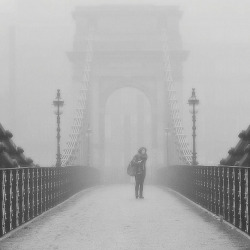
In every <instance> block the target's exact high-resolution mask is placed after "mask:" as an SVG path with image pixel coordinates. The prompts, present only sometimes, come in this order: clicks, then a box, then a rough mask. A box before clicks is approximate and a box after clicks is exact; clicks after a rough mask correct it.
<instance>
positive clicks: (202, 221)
mask: <svg viewBox="0 0 250 250" xmlns="http://www.w3.org/2000/svg"><path fill="white" fill-rule="evenodd" d="M133 194H134V187H133V185H123V186H99V187H94V188H91V189H87V190H84V191H82V192H80V193H79V194H77V195H76V196H74V197H72V198H71V199H70V200H68V201H67V202H65V203H64V204H61V205H60V206H58V207H56V208H55V209H52V210H51V211H49V212H47V213H46V214H45V215H42V216H41V217H40V218H39V219H37V220H35V221H33V222H32V223H29V224H28V225H26V226H24V227H23V228H22V229H21V230H18V231H17V232H15V233H14V234H12V235H10V237H9V238H6V239H4V240H2V241H0V249H1V250H9V249H14V250H20V249H22V250H40V249H41V250H46V249H65V250H68V249H70V250H78V249H79V250H82V249H84V250H85V249H86V250H99V249H100V250H146V249H150V250H151V249H152V250H161V249H164V250H166V249H167V250H172V249H173V250H175V249H181V250H182V249H194V250H196V249H197V250H200V249H209V250H211V249H218V250H221V249H227V250H230V249H250V241H249V240H248V239H247V238H246V237H245V236H242V235H241V234H240V233H238V232H237V231H236V230H235V229H232V228H231V227H229V226H228V225H225V224H224V223H221V222H219V221H218V220H217V219H216V218H215V217H213V216H211V215H210V214H208V213H206V212H205V211H204V210H202V209H200V208H199V207H197V206H196V205H195V204H193V203H191V202H189V201H188V200H186V199H185V198H183V197H181V196H180V195H178V194H176V193H175V192H173V191H171V190H168V189H166V188H161V187H156V186H145V199H144V200H136V199H135V198H134V196H133Z"/></svg>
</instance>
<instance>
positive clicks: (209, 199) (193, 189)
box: [158, 166, 250, 235]
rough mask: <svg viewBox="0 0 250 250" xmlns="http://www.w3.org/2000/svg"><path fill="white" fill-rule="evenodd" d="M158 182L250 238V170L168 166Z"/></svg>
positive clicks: (244, 168)
mask: <svg viewBox="0 0 250 250" xmlns="http://www.w3.org/2000/svg"><path fill="white" fill-rule="evenodd" d="M158 174H159V175H158V178H159V182H160V183H161V184H164V185H167V186H169V187H170V188H172V189H174V190H176V191H178V192H179V193H181V194H183V195H184V196H186V197H188V198H189V199H191V200H192V201H194V202H196V203H197V204H199V205H201V206H202V207H204V208H205V209H207V210H209V211H210V212H212V213H214V214H216V215H217V216H219V217H220V218H223V219H224V220H225V221H227V222H229V223H231V224H232V225H234V226H235V227H237V228H239V229H240V230H242V231H244V232H245V233H247V234H249V235H250V226H249V210H250V208H249V199H250V197H249V194H250V190H249V189H250V185H249V181H250V168H248V167H239V166H233V167H230V166H171V167H169V168H162V169H160V170H159V172H158Z"/></svg>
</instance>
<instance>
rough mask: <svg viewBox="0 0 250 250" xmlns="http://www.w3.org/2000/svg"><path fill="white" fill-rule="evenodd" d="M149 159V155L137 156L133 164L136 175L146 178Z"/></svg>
mask: <svg viewBox="0 0 250 250" xmlns="http://www.w3.org/2000/svg"><path fill="white" fill-rule="evenodd" d="M147 159H148V156H147V154H140V153H138V154H136V155H135V156H134V158H133V163H134V166H135V169H136V171H135V173H136V175H143V176H144V177H145V176H146V161H147Z"/></svg>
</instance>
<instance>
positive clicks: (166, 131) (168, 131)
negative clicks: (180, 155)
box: [164, 128, 170, 167]
mask: <svg viewBox="0 0 250 250" xmlns="http://www.w3.org/2000/svg"><path fill="white" fill-rule="evenodd" d="M164 130H165V136H166V139H167V166H168V167H169V163H170V162H169V147H168V145H169V143H168V139H169V135H170V128H165V129H164Z"/></svg>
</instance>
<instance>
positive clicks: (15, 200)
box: [0, 166, 99, 237]
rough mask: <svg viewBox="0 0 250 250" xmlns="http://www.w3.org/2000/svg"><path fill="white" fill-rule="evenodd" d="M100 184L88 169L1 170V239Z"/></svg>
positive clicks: (95, 171) (96, 176)
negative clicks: (76, 194)
mask: <svg viewBox="0 0 250 250" xmlns="http://www.w3.org/2000/svg"><path fill="white" fill-rule="evenodd" d="M98 180H99V177H98V171H97V170H96V169H94V168H87V167H76V166H74V167H73V166H72V167H65V168H19V169H0V187H1V189H0V223H1V227H0V237H1V236H3V235H5V234H6V233H8V232H10V231H11V230H13V229H15V228H17V227H18V226H20V225H22V224H24V223H26V222H28V221H29V220H31V219H33V218H35V217H37V216H39V215H40V214H42V213H43V212H45V211H47V210H49V209H50V208H52V207H54V206H56V205H58V204H59V203H61V202H62V201H64V200H66V199H68V198H69V197H70V196H72V195H73V194H75V193H77V192H78V191H80V190H81V189H83V188H85V187H88V186H91V185H94V184H97V182H98Z"/></svg>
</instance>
